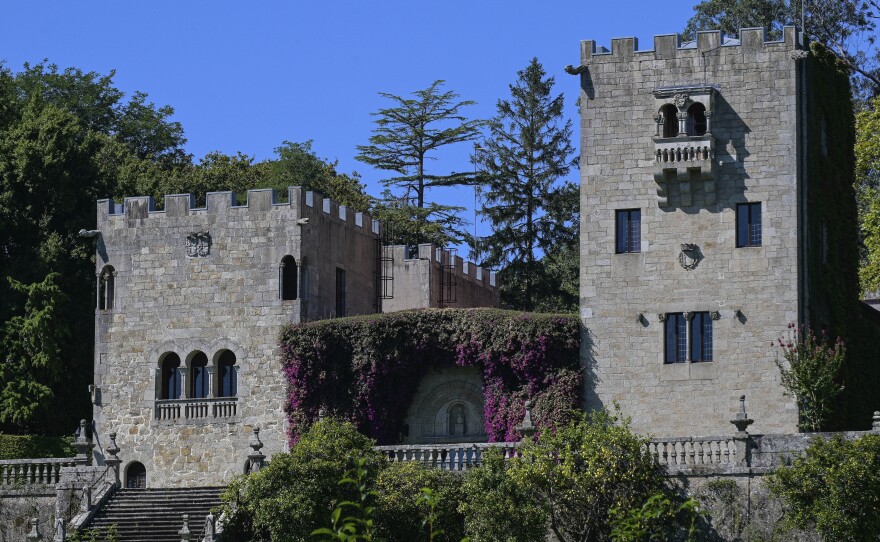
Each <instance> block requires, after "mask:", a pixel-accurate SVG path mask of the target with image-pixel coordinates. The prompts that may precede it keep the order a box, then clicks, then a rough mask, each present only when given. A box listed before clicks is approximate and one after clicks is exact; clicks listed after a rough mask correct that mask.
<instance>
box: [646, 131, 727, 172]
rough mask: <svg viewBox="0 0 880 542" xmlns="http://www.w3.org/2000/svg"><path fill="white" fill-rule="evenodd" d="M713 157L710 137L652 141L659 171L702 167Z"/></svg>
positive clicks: (713, 152) (713, 150)
mask: <svg viewBox="0 0 880 542" xmlns="http://www.w3.org/2000/svg"><path fill="white" fill-rule="evenodd" d="M714 156H715V144H714V142H713V140H712V138H711V137H688V138H663V139H656V140H654V159H655V161H656V162H657V165H658V166H657V167H658V168H660V169H672V168H676V167H700V168H702V167H704V166H706V165H708V163H709V162H710V161H711V160H712V158H713V157H714ZM708 169H711V168H708Z"/></svg>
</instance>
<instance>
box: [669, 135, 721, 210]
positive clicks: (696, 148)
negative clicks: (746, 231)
mask: <svg viewBox="0 0 880 542" xmlns="http://www.w3.org/2000/svg"><path fill="white" fill-rule="evenodd" d="M654 162H655V163H656V165H655V168H654V180H655V181H656V182H657V197H658V203H659V205H660V207H666V206H668V205H669V193H670V192H671V191H674V192H678V197H679V200H680V204H681V205H683V206H688V205H691V204H692V203H693V201H692V194H693V189H694V187H693V186H692V185H693V184H694V183H695V182H698V183H700V184H701V185H702V188H701V189H700V192H702V193H703V197H704V200H705V201H704V203H705V204H706V205H713V204H714V203H715V139H714V138H713V137H712V136H711V135H709V134H706V135H703V136H685V137H662V138H654ZM673 186H675V187H677V188H675V190H673Z"/></svg>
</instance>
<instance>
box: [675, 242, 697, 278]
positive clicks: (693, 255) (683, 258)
mask: <svg viewBox="0 0 880 542" xmlns="http://www.w3.org/2000/svg"><path fill="white" fill-rule="evenodd" d="M702 259H703V254H702V252H700V247H698V246H697V245H695V244H693V243H682V245H681V253H679V255H678V263H679V264H681V266H682V267H683V268H685V269H687V270H688V271H690V270H691V269H696V268H697V266H698V265H700V260H702Z"/></svg>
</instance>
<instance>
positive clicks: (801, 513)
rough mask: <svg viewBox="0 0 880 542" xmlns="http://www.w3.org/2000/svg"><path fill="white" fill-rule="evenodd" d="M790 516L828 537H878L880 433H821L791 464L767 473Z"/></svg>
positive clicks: (838, 540) (842, 540)
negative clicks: (852, 437)
mask: <svg viewBox="0 0 880 542" xmlns="http://www.w3.org/2000/svg"><path fill="white" fill-rule="evenodd" d="M767 484H768V486H769V487H770V490H771V491H772V492H773V493H774V494H775V495H778V496H780V497H781V498H782V499H783V501H784V502H785V504H786V506H787V507H788V509H789V512H790V515H789V517H790V520H791V521H792V522H793V523H794V524H795V525H797V526H798V527H802V528H815V530H816V531H817V532H818V533H819V534H820V535H821V536H822V538H823V539H824V540H829V541H830V540H833V541H835V542H850V541H852V542H856V541H868V540H872V541H875V540H877V533H880V514H878V513H877V512H878V510H880V435H874V434H869V435H865V436H863V437H861V438H859V439H857V440H845V439H844V438H843V437H842V436H841V435H835V436H834V437H832V438H830V439H824V438H817V439H816V440H815V441H814V442H813V443H811V444H810V446H809V447H808V448H807V450H806V452H805V454H804V455H803V456H802V457H800V458H798V459H796V460H795V461H794V463H793V464H792V465H791V466H790V467H781V468H779V469H777V470H776V471H775V472H773V473H772V474H771V475H770V476H769V477H768V478H767Z"/></svg>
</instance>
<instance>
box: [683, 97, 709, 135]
mask: <svg viewBox="0 0 880 542" xmlns="http://www.w3.org/2000/svg"><path fill="white" fill-rule="evenodd" d="M707 126H708V125H707V123H706V106H705V105H703V104H701V103H699V102H695V103H694V104H692V105H691V106H690V107H689V108H688V116H687V126H686V129H687V135H689V136H701V135H704V134H705V133H706V128H707Z"/></svg>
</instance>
